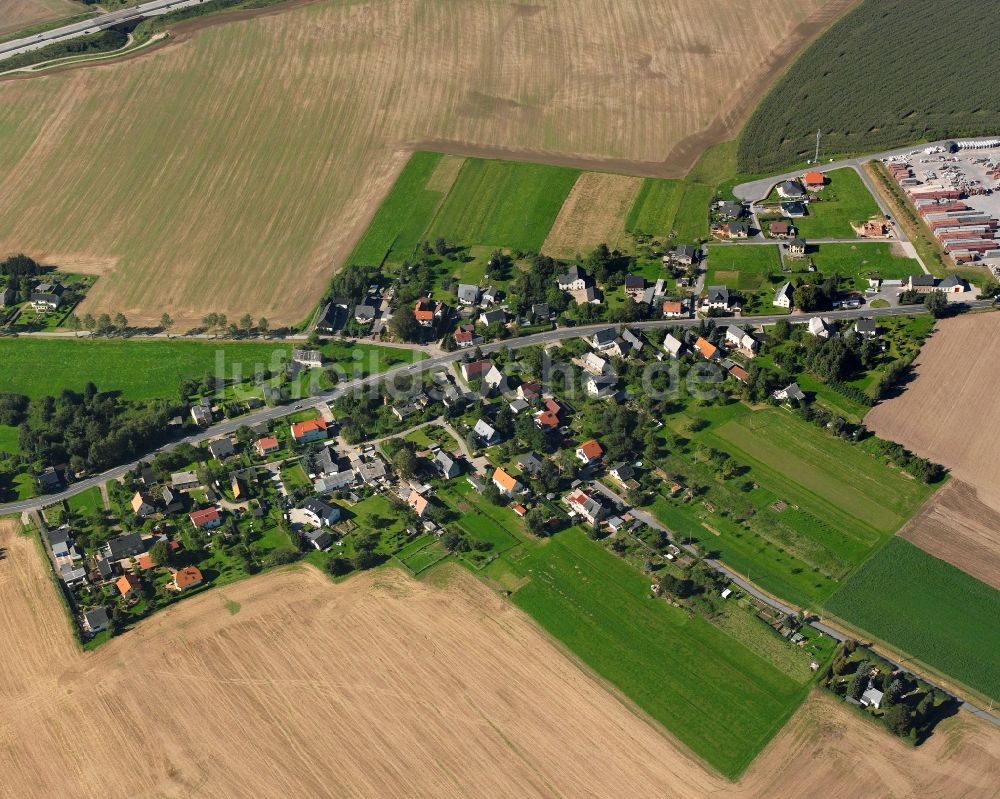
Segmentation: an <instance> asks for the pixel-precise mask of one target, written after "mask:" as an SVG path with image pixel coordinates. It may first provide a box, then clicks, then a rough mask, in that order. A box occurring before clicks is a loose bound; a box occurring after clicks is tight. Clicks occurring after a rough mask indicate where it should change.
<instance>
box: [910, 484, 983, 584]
mask: <svg viewBox="0 0 1000 799" xmlns="http://www.w3.org/2000/svg"><path fill="white" fill-rule="evenodd" d="M899 535H901V536H902V537H903V538H905V539H906V540H907V541H909V542H910V543H912V544H916V545H917V546H918V547H920V548H921V549H922V550H924V552H927V553H929V554H931V555H933V556H934V557H935V558H940V559H941V560H944V561H947V562H948V563H950V564H951V565H952V566H957V567H958V568H959V569H961V570H962V571H964V572H967V573H968V574H971V575H972V576H973V577H975V578H976V579H977V580H982V581H983V582H984V583H986V584H988V585H992V586H993V587H994V588H996V589H997V590H1000V513H998V512H997V511H996V510H994V509H993V508H991V507H989V506H988V505H986V504H984V503H983V502H981V501H980V500H979V496H978V495H977V493H976V489H974V488H973V487H972V486H970V485H969V484H968V483H963V482H962V481H961V480H956V479H953V480H951V481H950V482H949V483H948V484H947V485H946V486H945V487H944V488H942V489H941V490H940V491H938V492H937V493H936V494H935V495H934V496H933V497H931V498H930V499H929V500H928V501H927V504H926V505H924V507H923V508H921V510H920V513H918V514H917V515H916V516H914V517H913V518H912V519H911V520H910V521H909V522H907V524H906V525H905V526H904V527H903V529H902V530H900V531H899Z"/></svg>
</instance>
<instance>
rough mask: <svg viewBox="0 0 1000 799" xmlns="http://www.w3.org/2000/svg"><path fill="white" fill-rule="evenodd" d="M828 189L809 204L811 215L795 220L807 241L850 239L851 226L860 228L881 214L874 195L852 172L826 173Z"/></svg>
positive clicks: (850, 170) (852, 234) (846, 169)
mask: <svg viewBox="0 0 1000 799" xmlns="http://www.w3.org/2000/svg"><path fill="white" fill-rule="evenodd" d="M826 179H827V182H826V186H824V187H823V189H822V190H821V191H819V192H817V193H816V196H817V197H818V199H817V200H816V201H814V202H810V203H809V215H808V216H804V217H802V218H801V219H796V220H794V223H795V227H797V228H798V230H799V234H800V235H801V236H803V237H804V238H805V239H807V240H808V239H850V238H854V236H855V235H856V234H855V232H854V228H852V227H851V223H852V222H853V223H855V224H860V223H861V222H864V221H866V220H868V219H870V218H871V217H873V216H877V215H878V214H879V213H880V212H879V209H878V205H877V204H876V203H875V200H874V198H873V197H872V195H871V192H870V191H868V188H867V187H866V186H865V184H864V183H863V182H862V181H861V178H860V177H858V173H857V172H855V171H854V170H853V169H850V168H844V169H835V170H834V171H832V172H827V173H826Z"/></svg>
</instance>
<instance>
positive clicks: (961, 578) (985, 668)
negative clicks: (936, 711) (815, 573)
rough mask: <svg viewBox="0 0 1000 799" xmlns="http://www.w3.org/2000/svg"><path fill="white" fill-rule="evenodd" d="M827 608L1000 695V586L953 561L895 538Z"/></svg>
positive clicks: (950, 673)
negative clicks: (953, 564)
mask: <svg viewBox="0 0 1000 799" xmlns="http://www.w3.org/2000/svg"><path fill="white" fill-rule="evenodd" d="M827 607H828V608H829V609H830V611H832V612H833V613H835V614H837V615H838V616H840V617H842V618H843V619H845V620H846V621H848V622H849V623H851V624H853V625H856V626H858V627H860V628H862V629H864V630H867V631H868V632H871V633H872V634H873V635H875V636H877V637H878V638H880V639H882V640H883V641H886V642H887V643H889V644H890V645H892V646H894V647H897V648H898V649H900V650H902V651H903V652H904V653H906V654H908V655H910V656H912V657H915V658H917V659H919V660H921V661H923V662H924V663H927V664H928V665H929V666H931V667H932V668H935V669H937V670H939V671H941V672H943V673H944V674H947V675H948V676H950V677H953V678H955V679H956V680H958V681H959V682H962V683H964V684H965V685H967V686H968V687H970V688H972V689H973V690H976V691H978V692H980V693H982V694H984V695H985V696H988V697H990V698H991V699H994V700H997V701H1000V625H997V618H998V617H1000V592H998V591H996V590H995V589H993V588H991V587H990V586H988V585H986V584H985V583H981V582H979V581H978V580H976V579H974V578H972V577H970V576H969V575H967V574H966V573H965V572H963V571H961V570H959V569H956V568H955V567H954V566H951V565H950V564H948V563H945V562H944V561H941V560H938V559H937V558H933V557H931V556H930V555H928V554H927V553H925V552H923V551H922V550H920V549H918V548H917V547H915V546H913V545H912V544H910V543H909V542H907V541H904V540H903V539H900V538H893V539H892V540H891V541H890V542H889V543H888V544H887V545H886V546H885V548H883V549H882V550H881V551H880V552H879V553H878V554H877V555H876V556H875V557H874V558H872V559H871V560H870V561H868V562H867V563H866V564H865V565H864V566H862V567H861V569H860V570H859V571H858V572H857V574H855V575H854V577H853V578H851V580H850V581H849V582H848V583H847V584H846V585H845V586H844V587H843V588H842V589H841V590H840V591H838V592H837V593H836V594H835V595H834V596H833V597H832V598H831V599H830V601H829V602H828V603H827Z"/></svg>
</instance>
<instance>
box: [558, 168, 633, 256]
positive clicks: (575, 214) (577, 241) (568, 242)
mask: <svg viewBox="0 0 1000 799" xmlns="http://www.w3.org/2000/svg"><path fill="white" fill-rule="evenodd" d="M642 184H643V181H642V179H641V178H637V177H629V176H627V175H611V174H607V173H602V172H584V173H583V174H582V175H580V177H579V178H577V180H576V183H575V184H574V185H573V190H572V191H571V192H570V193H569V196H568V197H567V198H566V202H565V203H563V207H562V208H561V209H560V211H559V216H557V217H556V221H555V224H553V225H552V229H551V230H549V235H548V237H547V238H546V239H545V243H544V244H543V245H542V252H543V253H545V254H546V255H551V256H552V257H554V258H573V257H574V256H576V255H577V254H584V253H588V252H590V251H591V250H592V249H593V248H594V247H596V246H597V245H598V244H602V243H603V244H607V245H608V246H609V247H610V248H612V249H614V248H616V247H619V246H621V245H623V244H625V240H626V233H625V218H626V217H627V216H628V214H629V211H630V209H631V208H632V204H633V203H634V202H635V198H636V195H637V194H638V193H639V189H640V188H642Z"/></svg>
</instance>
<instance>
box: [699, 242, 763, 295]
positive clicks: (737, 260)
mask: <svg viewBox="0 0 1000 799" xmlns="http://www.w3.org/2000/svg"><path fill="white" fill-rule="evenodd" d="M769 274H774V275H780V274H781V258H780V256H779V253H778V247H777V245H764V244H747V245H742V244H725V245H721V244H720V245H715V246H713V247H709V248H708V273H707V274H706V276H705V285H707V286H719V285H722V286H728V287H729V288H731V289H739V290H740V291H760V290H761V289H766V288H768V287H769V286H770V282H769V281H768V279H767V276H768V275H769Z"/></svg>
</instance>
